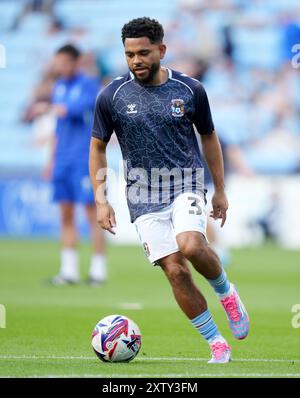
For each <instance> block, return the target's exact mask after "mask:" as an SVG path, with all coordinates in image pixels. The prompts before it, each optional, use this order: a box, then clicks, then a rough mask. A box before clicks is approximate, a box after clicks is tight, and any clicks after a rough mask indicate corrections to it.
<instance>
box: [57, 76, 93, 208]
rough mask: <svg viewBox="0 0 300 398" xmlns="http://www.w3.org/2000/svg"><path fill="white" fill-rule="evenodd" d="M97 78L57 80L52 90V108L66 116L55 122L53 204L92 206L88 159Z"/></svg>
mask: <svg viewBox="0 0 300 398" xmlns="http://www.w3.org/2000/svg"><path fill="white" fill-rule="evenodd" d="M99 87H100V82H99V79H98V78H95V77H88V76H85V75H84V74H81V73H79V74H77V75H75V76H74V77H72V78H71V79H59V80H58V81H57V82H56V84H55V86H54V90H53V100H52V103H53V104H61V105H64V106H66V108H67V114H66V116H64V117H59V118H58V119H57V125H56V149H55V158H54V170H53V177H52V182H53V187H54V195H53V199H54V200H55V201H57V202H71V203H75V202H78V203H86V204H88V203H93V202H94V196H93V190H92V186H91V183H90V178H89V168H88V158H89V145H90V131H91V125H92V117H93V111H94V105H95V101H96V97H97V93H98V91H99Z"/></svg>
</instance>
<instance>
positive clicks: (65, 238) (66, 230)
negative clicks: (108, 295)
mask: <svg viewBox="0 0 300 398" xmlns="http://www.w3.org/2000/svg"><path fill="white" fill-rule="evenodd" d="M80 57H81V53H80V51H79V50H78V49H77V48H76V47H75V46H73V45H71V44H68V45H65V46H63V47H61V48H60V49H59V50H58V51H57V52H56V54H55V57H54V63H53V65H54V70H55V74H56V75H57V76H59V78H58V79H57V81H56V83H55V85H54V89H53V96H52V103H51V104H48V103H43V102H41V103H38V104H36V105H35V113H40V114H41V113H45V112H51V113H52V114H54V115H55V117H56V119H57V123H56V131H55V133H56V134H55V139H54V144H53V150H52V156H51V159H50V161H49V164H48V165H47V167H46V169H45V172H44V175H45V176H46V177H48V178H49V179H51V180H52V182H53V188H54V201H56V202H58V203H59V206H60V214H61V242H62V250H61V265H60V270H59V273H58V275H57V276H55V277H54V278H52V280H51V281H52V283H53V284H55V285H62V284H68V283H70V284H73V283H78V282H79V281H80V272H79V258H78V252H77V243H78V233H77V228H76V224H75V204H76V203H81V204H83V205H84V207H85V211H86V216H87V219H88V222H89V224H90V229H91V239H92V245H93V255H92V257H91V263H90V270H89V279H88V282H89V283H90V284H91V285H97V284H101V283H102V282H104V281H105V280H106V278H107V270H106V258H105V241H104V236H103V231H102V230H101V229H100V228H99V226H98V225H97V222H96V207H95V204H94V197H93V191H92V187H91V183H90V179H89V172H88V153H89V142H90V128H91V121H92V114H93V109H94V104H95V100H96V96H97V93H98V90H99V86H100V82H99V79H98V78H95V77H90V76H87V75H85V74H84V73H83V72H82V71H81V70H80Z"/></svg>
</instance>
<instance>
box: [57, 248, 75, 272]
mask: <svg viewBox="0 0 300 398" xmlns="http://www.w3.org/2000/svg"><path fill="white" fill-rule="evenodd" d="M59 274H60V276H62V277H63V278H66V279H71V280H79V262H78V253H77V250H76V249H70V248H65V249H62V250H61V265H60V273H59Z"/></svg>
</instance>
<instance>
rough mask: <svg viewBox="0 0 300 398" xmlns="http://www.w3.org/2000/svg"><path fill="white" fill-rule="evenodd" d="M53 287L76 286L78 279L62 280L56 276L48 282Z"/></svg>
mask: <svg viewBox="0 0 300 398" xmlns="http://www.w3.org/2000/svg"><path fill="white" fill-rule="evenodd" d="M48 282H49V283H50V284H51V285H53V286H64V285H78V284H79V283H80V280H79V279H69V278H64V277H63V276H61V275H56V276H54V277H53V278H51V279H50V280H49V281H48Z"/></svg>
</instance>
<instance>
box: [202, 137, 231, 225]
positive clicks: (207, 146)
mask: <svg viewBox="0 0 300 398" xmlns="http://www.w3.org/2000/svg"><path fill="white" fill-rule="evenodd" d="M201 141H202V151H203V155H204V157H205V160H206V162H207V166H208V168H209V171H210V174H211V177H212V180H213V183H214V188H215V193H214V195H213V198H212V207H213V211H212V212H211V217H212V218H214V219H215V220H216V219H218V218H221V219H222V222H221V227H223V225H224V224H225V221H226V213H227V209H228V200H227V197H226V193H225V183H224V161H223V154H222V149H221V144H220V141H219V138H218V135H217V133H216V131H215V130H213V131H212V133H211V134H202V135H201Z"/></svg>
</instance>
